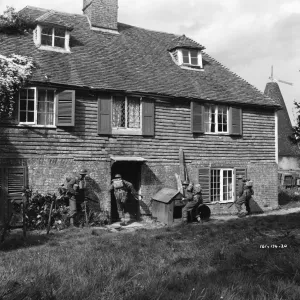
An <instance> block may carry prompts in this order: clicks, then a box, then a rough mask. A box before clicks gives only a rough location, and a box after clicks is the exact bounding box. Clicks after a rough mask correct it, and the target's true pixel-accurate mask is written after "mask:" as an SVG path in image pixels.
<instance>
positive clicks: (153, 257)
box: [0, 213, 300, 300]
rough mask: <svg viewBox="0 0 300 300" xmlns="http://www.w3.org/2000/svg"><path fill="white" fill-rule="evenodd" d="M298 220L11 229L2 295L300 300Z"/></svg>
mask: <svg viewBox="0 0 300 300" xmlns="http://www.w3.org/2000/svg"><path fill="white" fill-rule="evenodd" d="M299 224H300V214H299V213H295V214H290V215H281V216H274V215H273V216H265V217H249V218H243V219H234V220H230V221H227V222H225V223H220V224H209V222H208V223H205V224H203V225H193V224H191V225H187V226H182V225H180V226H174V227H169V228H163V229H155V230H146V229H140V230H138V231H135V232H131V233H124V232H119V233H110V232H106V231H103V230H93V229H88V228H87V229H78V228H74V229H68V230H65V231H62V232H56V231H55V232H54V231H53V232H51V234H50V235H49V236H46V235H45V234H44V233H43V234H39V233H37V232H32V233H29V236H28V238H27V240H26V241H23V240H22V238H21V234H20V233H18V232H15V233H14V232H12V233H11V236H10V237H9V238H8V239H7V240H6V241H5V242H4V244H2V245H1V246H0V299H1V300H7V299H15V300H21V299H36V300H38V299H80V300H82V299H104V300H112V299H114V300H115V299H124V300H126V299H128V300H129V299H130V300H137V299H145V300H150V299H151V300H154V299H157V300H158V299H160V300H168V299H172V300H177V299H178V300H180V299H184V300H196V299H199V300H200V299H207V300H214V299H224V300H243V299H253V300H257V299H272V300H276V299H277V300H279V299H288V300H292V299H295V300H296V299H297V300H299V299H300V255H299V249H300V248H299V246H300V228H299V227H300V226H299ZM282 245H283V246H282ZM281 247H284V248H281ZM26 296H27V298H26Z"/></svg>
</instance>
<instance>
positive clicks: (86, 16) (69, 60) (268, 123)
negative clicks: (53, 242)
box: [0, 0, 280, 218]
mask: <svg viewBox="0 0 300 300" xmlns="http://www.w3.org/2000/svg"><path fill="white" fill-rule="evenodd" d="M21 13H23V14H26V15H28V16H30V17H31V18H32V19H33V20H35V22H36V28H35V30H34V32H33V34H30V33H29V34H25V35H11V34H10V35H8V34H1V35H0V49H1V54H3V55H9V54H11V53H16V54H21V55H26V56H30V57H33V58H34V60H35V62H36V63H37V65H38V68H37V69H36V70H35V72H34V74H33V76H32V78H31V81H30V83H29V85H28V86H27V87H26V88H24V89H22V90H21V92H20V93H19V95H17V96H16V99H17V101H16V108H15V117H14V119H13V120H10V121H9V120H7V121H3V120H2V124H1V127H0V136H1V138H0V170H1V173H0V182H1V186H2V194H1V199H2V200H1V201H2V202H1V203H2V204H1V205H4V203H6V202H5V201H6V199H7V198H8V199H11V198H13V197H19V195H20V186H21V185H23V184H24V183H26V184H29V185H30V186H32V187H33V189H34V190H38V191H40V192H46V191H50V192H56V191H57V187H58V185H59V184H60V183H61V182H62V181H63V179H64V178H65V177H66V176H69V175H74V174H75V173H76V172H77V171H78V170H79V169H80V168H82V167H85V168H87V169H88V172H89V177H88V194H89V197H90V198H92V199H94V200H96V201H97V203H98V204H97V207H100V208H101V209H105V210H108V211H110V212H111V216H112V218H113V216H114V212H115V210H116V208H115V204H114V201H113V199H112V198H113V197H112V195H111V194H110V193H109V192H108V188H109V184H110V181H111V178H112V176H114V174H116V173H121V174H122V175H123V178H125V179H127V180H129V181H131V182H132V183H133V184H134V186H135V187H136V189H137V190H138V191H139V192H140V193H141V194H142V195H143V196H144V198H143V200H141V201H139V203H137V202H133V203H132V207H131V209H132V211H133V212H134V213H141V214H149V213H151V206H150V200H151V196H152V195H154V194H155V193H156V192H157V191H158V190H159V189H161V188H162V187H171V188H172V187H173V188H176V180H175V176H174V174H175V173H179V159H178V152H179V148H180V147H182V148H183V150H184V153H185V161H186V166H187V170H188V174H189V177H190V178H191V180H192V181H193V182H194V183H197V182H200V183H201V184H202V187H203V195H204V200H205V202H206V203H208V205H209V206H210V208H211V210H212V213H234V212H235V207H234V206H233V207H231V208H230V209H229V205H230V203H232V201H234V199H235V185H236V176H237V175H239V174H243V175H245V174H247V176H248V177H250V178H251V179H253V181H254V187H255V198H254V200H255V201H254V202H253V203H252V204H253V209H254V210H260V211H261V210H269V209H274V208H276V207H277V205H278V199H277V148H276V147H277V143H276V140H277V137H276V134H275V132H276V128H277V123H276V122H277V111H278V109H280V105H278V103H277V102H276V101H274V100H272V99H271V98H269V97H267V96H265V95H263V94H262V93H261V92H259V91H258V90H257V89H256V88H254V87H253V86H251V85H250V84H249V83H247V82H246V81H245V80H243V79H242V78H240V77H239V76H238V75H236V74H234V73H233V72H231V71H230V70H228V69H227V68H226V67H224V66H223V65H221V64H220V63H219V62H217V61H216V60H215V59H213V58H212V57H211V56H209V55H208V54H207V53H206V52H204V47H203V46H202V45H200V44H199V43H197V42H195V41H193V40H191V39H190V38H188V37H186V36H184V35H183V36H178V35H175V34H169V33H164V32H157V31H152V30H146V29H142V28H138V27H134V26H130V25H126V24H121V23H118V22H117V15H118V3H117V0H105V1H103V0H102V1H100V0H89V1H87V0H84V1H83V15H77V14H69V13H63V12H57V11H52V10H46V9H41V8H36V7H29V6H27V7H25V8H24V9H22V10H21ZM232 51H234V48H232ZM2 208H3V207H2ZM1 211H2V212H3V209H1Z"/></svg>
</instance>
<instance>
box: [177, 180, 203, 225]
mask: <svg viewBox="0 0 300 300" xmlns="http://www.w3.org/2000/svg"><path fill="white" fill-rule="evenodd" d="M201 192H202V188H201V185H200V184H196V185H195V186H194V187H193V184H191V183H190V184H189V186H188V187H187V189H186V196H185V197H184V198H182V200H183V201H187V204H186V205H185V206H184V207H183V208H182V223H183V224H187V222H188V212H189V211H191V210H193V209H194V208H196V207H198V206H199V205H200V204H202V202H203V199H202V194H201Z"/></svg>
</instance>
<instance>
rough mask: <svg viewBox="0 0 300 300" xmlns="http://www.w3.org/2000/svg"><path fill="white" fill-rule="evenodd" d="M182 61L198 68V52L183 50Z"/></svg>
mask: <svg viewBox="0 0 300 300" xmlns="http://www.w3.org/2000/svg"><path fill="white" fill-rule="evenodd" d="M182 60H183V63H184V64H188V65H193V66H198V65H199V63H198V50H187V49H182Z"/></svg>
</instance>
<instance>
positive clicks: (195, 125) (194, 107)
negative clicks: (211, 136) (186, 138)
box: [191, 101, 204, 133]
mask: <svg viewBox="0 0 300 300" xmlns="http://www.w3.org/2000/svg"><path fill="white" fill-rule="evenodd" d="M191 132H192V133H204V105H203V104H200V103H198V102H194V101H192V102H191Z"/></svg>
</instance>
